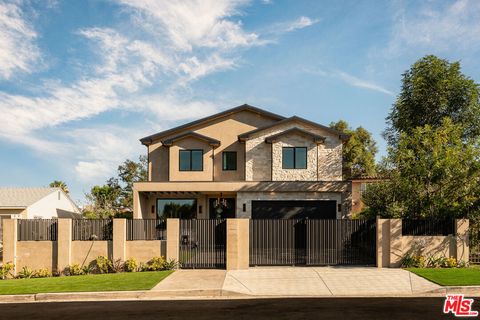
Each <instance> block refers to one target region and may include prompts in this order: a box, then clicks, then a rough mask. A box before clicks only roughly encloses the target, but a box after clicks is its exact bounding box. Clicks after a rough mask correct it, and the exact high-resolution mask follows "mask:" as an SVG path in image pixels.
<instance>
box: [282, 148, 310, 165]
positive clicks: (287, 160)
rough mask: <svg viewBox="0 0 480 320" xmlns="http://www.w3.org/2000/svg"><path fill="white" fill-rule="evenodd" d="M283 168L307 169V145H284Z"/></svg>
mask: <svg viewBox="0 0 480 320" xmlns="http://www.w3.org/2000/svg"><path fill="white" fill-rule="evenodd" d="M282 168H283V169H306V168H307V148H306V147H283V149H282Z"/></svg>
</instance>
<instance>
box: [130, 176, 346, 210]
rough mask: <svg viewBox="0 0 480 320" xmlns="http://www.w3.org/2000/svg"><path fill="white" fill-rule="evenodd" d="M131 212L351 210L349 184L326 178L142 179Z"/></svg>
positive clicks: (136, 186)
mask: <svg viewBox="0 0 480 320" xmlns="http://www.w3.org/2000/svg"><path fill="white" fill-rule="evenodd" d="M133 191H134V193H133V194H134V218H137V219H154V218H181V219H214V218H253V219H255V218H294V217H297V218H298V217H317V216H312V215H323V216H318V217H321V218H328V219H342V218H348V217H349V216H350V208H351V185H350V183H349V182H346V181H328V182H300V181H278V182H253V181H252V182H142V183H136V184H135V186H134V190H133Z"/></svg>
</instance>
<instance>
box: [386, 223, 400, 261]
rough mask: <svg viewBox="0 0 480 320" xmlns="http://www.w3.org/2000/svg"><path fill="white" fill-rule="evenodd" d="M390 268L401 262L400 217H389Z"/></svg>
mask: <svg viewBox="0 0 480 320" xmlns="http://www.w3.org/2000/svg"><path fill="white" fill-rule="evenodd" d="M389 256H390V268H398V267H400V266H401V264H402V258H403V247H402V219H390V255H389Z"/></svg>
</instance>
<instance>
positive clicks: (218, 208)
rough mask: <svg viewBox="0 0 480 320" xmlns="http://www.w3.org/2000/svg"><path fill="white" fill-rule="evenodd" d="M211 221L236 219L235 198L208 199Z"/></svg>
mask: <svg viewBox="0 0 480 320" xmlns="http://www.w3.org/2000/svg"><path fill="white" fill-rule="evenodd" d="M208 208H209V209H208V212H209V218H210V219H227V218H235V198H210V199H208Z"/></svg>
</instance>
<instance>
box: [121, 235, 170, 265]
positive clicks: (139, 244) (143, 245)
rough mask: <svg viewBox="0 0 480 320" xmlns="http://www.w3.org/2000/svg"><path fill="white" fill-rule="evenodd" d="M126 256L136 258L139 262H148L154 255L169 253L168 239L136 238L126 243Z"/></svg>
mask: <svg viewBox="0 0 480 320" xmlns="http://www.w3.org/2000/svg"><path fill="white" fill-rule="evenodd" d="M125 246H126V248H125V254H126V258H127V259H129V258H135V259H136V260H137V261H138V262H147V261H148V260H150V259H152V258H153V257H158V256H163V257H165V256H166V255H167V241H166V240H148V241H147V240H145V241H142V240H136V241H127V242H126V244H125Z"/></svg>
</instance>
